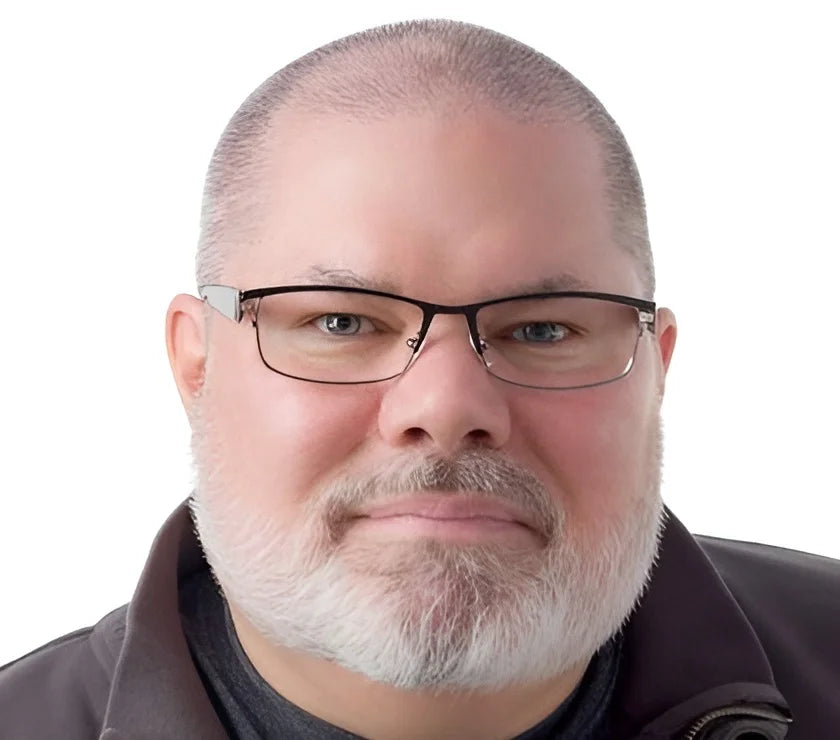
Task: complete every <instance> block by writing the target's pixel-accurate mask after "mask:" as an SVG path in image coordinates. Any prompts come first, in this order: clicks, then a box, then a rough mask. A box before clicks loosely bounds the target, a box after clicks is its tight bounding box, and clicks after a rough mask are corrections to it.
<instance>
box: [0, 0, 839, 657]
mask: <svg viewBox="0 0 840 740" xmlns="http://www.w3.org/2000/svg"><path fill="white" fill-rule="evenodd" d="M504 5H505V6H506V7H501V6H500V7H499V8H498V9H493V8H492V7H491V4H487V3H478V2H476V3H469V2H458V1H457V0H454V1H450V2H440V1H438V0H424V1H423V2H402V3H399V2H398V3H393V2H392V3H385V2H364V1H362V2H353V3H342V4H339V3H335V4H325V3H316V2H312V3H295V4H286V3H280V2H274V3H267V2H265V3H259V2H243V1H239V2H236V3H233V2H231V3H207V2H205V3H201V4H200V5H199V4H197V3H196V4H192V3H175V2H167V3H163V2H150V3H144V4H140V3H137V4H134V5H130V4H127V3H101V4H95V3H90V2H81V1H80V2H75V3H58V2H53V3H35V2H33V3H29V4H27V5H26V6H25V9H24V6H23V4H19V5H18V7H17V9H16V10H14V11H12V12H11V13H10V12H9V11H8V10H7V11H6V12H5V13H4V16H5V17H4V20H3V23H2V31H0V69H1V70H2V71H0V75H2V93H0V95H2V97H0V106H2V117H0V127H2V136H0V163H2V164H1V165H0V198H2V200H1V201H0V202H2V217H1V218H0V250H1V251H2V263H0V264H2V294H1V295H2V310H3V315H2V326H3V330H2V331H3V337H2V344H0V346H2V353H3V354H2V362H0V399H1V402H2V406H0V418H1V419H2V427H0V429H2V437H3V438H2V448H0V449H2V465H0V585H1V588H0V594H2V604H0V664H2V663H4V662H6V661H7V660H10V659H12V658H13V657H16V656H17V655H19V654H21V653H23V652H26V651H28V650H30V649H32V648H34V647H36V646H37V645H39V644H41V643H43V642H45V641H47V640H49V639H52V638H53V637H56V636H58V635H59V634H62V633H64V632H67V631H70V630H72V629H75V628H77V627H81V626H85V625H88V624H91V623H92V622H94V621H96V620H97V619H98V618H99V617H101V616H102V615H103V614H104V613H106V612H107V611H109V610H111V609H112V608H114V607H116V606H118V605H119V604H121V603H123V602H125V601H126V600H128V598H129V597H130V596H131V593H132V590H133V588H134V584H135V582H136V579H137V576H138V574H139V572H140V569H141V567H142V565H143V562H144V559H145V556H146V553H147V551H148V548H149V545H150V544H151V541H152V538H153V537H154V535H155V533H156V531H157V529H158V528H159V526H160V525H161V523H162V522H163V519H164V518H165V516H166V515H167V514H168V513H169V512H170V511H171V510H172V509H173V508H174V507H176V506H177V505H178V503H179V502H180V501H181V500H182V499H184V498H185V497H186V496H187V494H188V493H189V490H190V485H191V479H192V471H191V468H190V459H189V444H188V443H189V435H188V427H187V424H186V420H185V418H184V415H183V412H182V409H181V406H180V402H179V400H178V398H177V394H176V392H175V388H174V384H173V383H172V381H171V378H170V374H169V367H168V363H167V360H166V354H165V348H164V336H163V319H164V313H165V311H166V307H167V304H168V302H169V300H170V298H171V297H172V296H173V295H174V294H176V293H178V292H191V291H194V289H195V284H194V278H193V253H194V247H195V243H196V237H197V224H198V213H199V202H200V194H201V186H202V180H203V175H204V169H205V167H206V164H207V161H208V159H209V157H210V154H211V152H212V149H213V146H214V144H215V141H216V138H217V137H218V135H219V134H220V132H221V130H222V128H223V127H224V125H225V123H226V122H227V119H228V118H229V116H230V115H231V114H232V113H233V111H234V110H235V108H236V107H237V106H238V104H239V103H240V102H241V100H242V99H243V98H244V97H245V96H246V95H247V94H248V93H249V92H250V91H251V90H252V89H253V88H254V87H255V86H256V85H257V84H258V83H260V82H261V81H262V80H263V79H264V78H265V77H267V76H268V75H269V74H271V73H272V72H274V71H275V70H276V69H278V68H279V67H281V66H283V65H284V64H286V63H287V62H289V61H291V60H292V59H294V58H296V57H297V56H299V55H301V54H303V53H305V52H307V51H309V50H310V49H312V48H315V47H317V46H320V45H321V44H323V43H326V42H328V41H330V40H332V39H335V38H338V37H340V36H343V35H346V34H348V33H351V32H353V31H357V30H360V29H362V28H365V27H369V26H373V25H378V24H380V23H385V22H390V21H396V20H403V19H408V18H412V17H449V18H456V19H460V20H468V21H472V22H475V23H479V24H482V25H486V26H489V27H491V28H494V29H496V30H500V31H503V32H505V33H507V34H509V35H512V36H514V37H516V38H518V39H520V40H522V41H524V42H526V43H528V44H530V45H532V46H535V47H536V48H538V49H539V50H541V51H543V52H545V53H547V54H548V55H550V56H552V57H553V58H555V59H556V60H557V61H559V62H560V63H561V64H563V65H565V66H566V67H568V68H569V69H570V70H571V71H572V72H573V73H574V74H576V75H577V76H578V77H580V78H581V79H582V80H583V81H584V82H585V83H586V84H587V85H588V86H589V87H590V88H591V89H592V90H593V91H594V92H595V93H596V94H597V95H598V96H599V97H600V98H601V99H602V100H603V101H604V103H605V104H606V105H607V107H608V109H609V110H610V111H611V112H612V113H613V115H614V116H615V117H616V118H617V120H618V122H619V124H620V125H621V126H622V128H623V130H624V132H625V134H626V136H627V138H628V140H629V142H630V145H631V147H632V149H633V151H634V153H635V154H636V157H637V161H638V164H639V168H640V170H641V173H642V179H643V181H644V183H645V188H646V193H647V198H648V204H649V215H650V226H651V235H652V239H653V245H654V253H655V257H656V266H657V273H658V283H659V288H658V291H657V296H656V297H657V300H658V302H659V303H661V304H663V305H668V306H670V307H671V308H673V309H674V310H675V312H676V314H677V318H678V321H679V327H680V336H679V341H678V343H677V350H676V355H675V358H674V362H673V365H672V372H671V376H670V379H669V387H668V393H667V396H666V402H665V410H664V415H665V429H666V453H665V469H664V495H665V498H666V501H667V502H668V503H669V504H670V505H671V507H672V508H673V509H674V510H675V511H676V513H677V514H678V515H679V516H680V518H681V519H682V520H683V521H684V522H685V523H686V524H687V525H688V526H689V528H690V529H692V530H693V531H695V532H701V533H708V534H715V535H720V536H724V537H735V538H738V539H746V540H753V541H759V542H767V543H773V544H777V545H781V546H784V547H792V548H797V549H802V550H809V551H812V552H817V553H821V554H825V555H829V556H833V557H840V539H838V536H837V517H838V513H840V473H839V472H838V464H837V461H838V456H840V444H838V441H840V435H838V431H837V420H838V417H840V392H838V384H837V381H838V377H839V376H840V350H838V346H840V311H839V310H838V306H840V302H838V298H837V289H836V286H837V283H838V278H837V269H838V266H839V265H840V261H838V257H837V254H838V247H839V246H840V244H838V242H840V239H838V196H840V192H839V191H840V189H839V188H838V180H837V178H838V172H840V147H838V143H837V131H838V130H840V115H839V114H838V103H837V89H838V87H837V85H838V83H837V78H838V67H839V66H840V55H838V52H837V45H836V43H835V38H834V37H833V32H832V28H833V27H834V24H833V23H832V18H831V17H830V15H829V13H830V12H831V11H830V10H828V9H829V8H830V7H831V6H830V4H829V3H817V2H814V3H812V4H809V3H798V4H796V5H795V6H794V5H793V4H790V3H784V4H783V3H778V4H774V3H768V2H761V3H758V2H756V3H750V2H740V3H732V2H707V3H703V4H698V3H693V4H687V3H673V2H636V3H624V2H622V3H606V2H590V3H563V2H555V3H550V4H549V3H545V4H536V3H529V2H516V3H505V4H504ZM794 8H795V9H794Z"/></svg>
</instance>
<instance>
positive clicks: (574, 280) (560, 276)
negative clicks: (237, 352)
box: [298, 265, 594, 299]
mask: <svg viewBox="0 0 840 740" xmlns="http://www.w3.org/2000/svg"><path fill="white" fill-rule="evenodd" d="M298 277H299V279H301V280H304V281H306V282H312V283H314V284H319V285H335V286H336V287H340V288H363V289H366V290H378V291H382V292H383V293H394V294H397V295H399V294H400V289H399V286H398V285H397V284H396V283H395V282H393V281H391V280H387V279H381V278H372V277H366V276H363V275H360V274H359V273H357V272H354V271H353V270H349V269H344V268H341V269H338V268H328V267H322V266H320V265H313V266H312V267H310V268H309V269H308V270H306V271H305V272H303V273H301V274H300V275H299V276H298ZM593 290H594V287H593V286H592V284H591V283H588V282H587V281H585V280H582V279H581V278H579V277H577V276H575V275H572V274H571V273H568V272H559V273H555V274H554V275H551V276H549V277H546V278H541V279H539V280H535V281H532V282H528V283H518V284H516V285H515V286H513V287H512V288H511V289H510V290H505V291H504V295H505V296H508V295H510V296H514V295H530V294H532V293H562V292H565V291H593ZM493 297H496V298H498V297H502V294H499V295H496V296H493ZM491 299H492V297H491Z"/></svg>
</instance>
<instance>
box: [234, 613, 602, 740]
mask: <svg viewBox="0 0 840 740" xmlns="http://www.w3.org/2000/svg"><path fill="white" fill-rule="evenodd" d="M231 616H232V617H233V623H234V626H235V628H236V633H237V636H238V637H239V641H240V643H241V644H242V647H243V649H244V650H245V653H246V654H247V656H248V658H249V659H250V661H251V663H252V664H253V665H254V667H255V668H256V669H257V671H258V672H259V674H260V675H261V676H262V678H263V680H265V681H266V683H268V684H269V686H271V687H272V688H273V689H274V690H275V691H276V692H277V693H278V694H280V695H282V696H283V697H284V698H285V699H287V700H288V701H290V702H292V703H293V704H296V705H297V706H298V707H300V708H301V709H303V710H305V711H307V712H309V713H310V714H312V715H315V716H316V717H319V718H321V719H323V720H325V721H327V722H329V723H330V724H333V725H335V726H337V727H341V728H343V729H345V730H347V731H349V732H353V733H355V734H357V735H361V736H362V737H371V738H377V740H380V739H381V740H391V739H392V738H393V739H394V740H396V738H399V739H400V740H414V739H415V738H417V739H418V740H419V738H428V737H442V738H448V737H457V738H459V739H463V740H470V739H472V738H475V740H479V738H480V739H481V740H489V739H492V738H498V739H499V740H503V739H504V738H511V737H515V736H516V735H518V734H520V733H522V732H524V731H525V730H527V729H529V728H530V727H533V726H534V725H536V724H537V723H538V722H539V721H540V720H542V719H543V718H545V717H547V716H548V715H549V714H551V712H552V711H554V710H555V709H556V708H557V707H558V706H559V705H560V704H561V703H562V702H563V701H565V699H566V698H568V696H569V695H570V694H571V693H572V691H574V689H575V687H576V686H577V685H578V683H580V680H581V678H582V677H583V673H584V671H585V669H586V665H587V664H586V663H583V664H581V665H578V666H574V667H573V668H572V669H571V670H569V671H567V672H565V673H563V674H562V675H560V676H557V677H555V678H552V679H550V680H548V681H543V682H539V683H533V684H526V685H518V686H512V687H506V688H504V689H501V690H497V691H492V692H483V693H482V692H476V691H463V692H457V691H447V692H438V691H434V692H433V691H405V690H402V689H397V688H394V687H393V686H389V685H386V684H382V683H377V682H375V681H371V680H370V679H367V678H365V677H364V676H362V675H359V674H357V673H353V672H351V671H348V670H347V669H345V668H342V667H341V666H339V665H336V664H335V663H331V662H330V661H326V660H323V659H320V658H316V657H313V656H311V655H308V654H305V653H301V652H296V651H292V650H288V649H285V648H281V647H277V646H276V645H272V644H270V643H269V642H268V641H267V640H266V639H265V638H264V637H263V636H262V635H260V634H259V633H258V632H257V630H255V629H254V628H253V626H252V625H251V624H250V623H249V622H248V621H247V619H245V617H244V616H243V615H242V614H241V613H240V612H239V611H238V610H237V609H236V608H235V607H233V605H231Z"/></svg>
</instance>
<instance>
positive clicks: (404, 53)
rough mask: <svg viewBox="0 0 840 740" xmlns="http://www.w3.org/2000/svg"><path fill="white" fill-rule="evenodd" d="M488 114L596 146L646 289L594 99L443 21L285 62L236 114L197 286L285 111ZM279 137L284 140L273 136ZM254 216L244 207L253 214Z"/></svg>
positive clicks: (214, 180) (637, 241)
mask: <svg viewBox="0 0 840 740" xmlns="http://www.w3.org/2000/svg"><path fill="white" fill-rule="evenodd" d="M476 107H479V108H484V107H486V108H488V109H492V110H494V111H496V112H498V113H500V114H503V115H505V116H507V117H509V118H510V119H512V120H514V121H517V122H521V123H533V124H552V123H562V122H574V123H579V124H582V125H583V127H585V128H586V129H588V130H589V131H591V132H592V134H593V135H594V138H595V140H596V141H597V142H598V145H599V148H600V150H601V152H600V153H601V160H602V168H603V170H604V174H605V180H606V190H607V192H606V193H605V196H606V199H607V202H608V204H609V205H608V207H609V208H610V210H611V215H612V218H613V230H614V232H615V241H616V244H617V245H618V246H619V247H623V248H625V249H626V250H627V251H629V252H631V253H632V254H633V256H634V257H636V259H637V262H638V263H639V265H640V266H641V277H642V280H643V283H644V284H645V292H646V293H649V294H650V296H652V294H653V288H654V276H653V264H652V257H651V255H650V246H649V240H648V234H647V221H646V213H645V204H644V195H643V192H642V188H641V182H640V179H639V176H638V172H637V170H636V167H635V162H634V160H633V157H632V154H631V153H630V150H629V147H628V146H627V144H626V141H625V140H624V138H623V135H622V133H621V131H620V129H619V128H618V126H617V125H616V124H615V122H614V121H613V119H612V118H611V117H610V116H609V114H608V113H607V111H606V109H604V107H603V105H602V104H601V103H600V102H599V101H598V99H597V98H596V97H595V96H594V95H593V94H592V93H591V92H590V91H589V90H588V89H587V88H586V87H585V86H584V85H582V84H581V83H580V82H579V81H578V80H577V79H576V78H575V77H574V76H573V75H571V74H570V73H569V72H568V71H567V70H565V69H564V68H562V67H560V65H558V64H557V63H556V62H554V61H553V60H551V59H549V58H548V57H546V56H545V55H542V54H540V53H539V52H536V51H535V50H533V49H531V48H530V47H527V46H526V45H524V44H522V43H520V42H518V41H515V40H514V39H511V38H509V37H507V36H504V35H502V34H499V33H496V32H494V31H490V30H488V29H484V28H481V27H478V26H472V25H469V24H463V23H456V22H452V21H413V22H408V23H403V24H394V25H390V26H383V27H379V28H374V29H370V30H368V31H362V32H360V33H358V34H354V35H352V36H349V37H346V38H344V39H339V40H338V41H335V42H332V43H331V44H327V45H326V46H324V47H321V48H319V49H316V50H315V51H313V52H310V53H309V54H307V55H305V56H304V57H301V58H300V59H298V60H296V61H294V62H292V63H291V64H289V65H287V66H286V67H284V68H283V69H281V70H279V71H278V72H277V73H275V74H274V75H272V76H271V77H269V78H268V79H267V80H266V81H265V82H264V83H263V84H262V85H260V86H259V87H258V88H257V89H256V90H255V91H254V92H253V93H252V94H251V95H250V96H249V97H248V99H246V101H245V102H244V103H243V104H242V106H240V108H239V110H237V112H236V114H235V115H234V116H233V118H232V119H231V121H230V123H229V124H228V126H227V127H226V129H225V131H224V132H223V134H222V137H221V138H220V140H219V144H218V146H217V147H216V151H215V152H214V155H213V158H212V160H211V163H210V167H209V169H208V175H207V181H206V186H205V199H204V204H203V208H202V229H201V240H200V243H199V254H198V256H197V265H196V267H197V278H198V280H199V282H202V281H205V282H206V281H207V280H208V279H210V278H214V277H215V278H218V277H219V276H220V274H221V272H222V271H223V268H224V262H225V252H226V250H228V249H229V248H230V246H229V244H226V243H225V237H226V236H227V235H229V234H230V233H231V231H232V230H233V228H235V224H236V223H237V221H239V222H247V220H248V219H247V218H243V216H244V215H245V214H246V211H247V210H248V208H254V207H258V206H255V204H254V203H253V199H252V198H250V197H249V192H250V189H251V188H253V185H254V180H255V175H256V174H257V172H258V170H259V169H260V165H261V164H262V163H263V161H264V160H263V159H261V157H264V155H265V148H266V147H265V145H266V143H267V142H268V141H269V140H270V139H271V137H273V136H275V135H276V134H277V131H278V129H277V120H278V118H279V117H282V116H283V113H284V112H289V111H292V112H293V114H294V115H295V116H302V117H305V116H307V115H308V116H316V117H317V116H328V117H335V116H338V117H339V118H344V119H345V120H350V121H357V122H365V121H370V120H375V119H383V118H387V117H390V116H394V115H398V114H409V115H410V114H411V113H412V112H424V113H425V112H429V110H430V109H431V110H434V111H435V112H437V113H439V114H442V115H446V114H447V113H448V112H463V111H466V110H469V109H470V108H476ZM281 135H282V134H281ZM252 212H253V211H252Z"/></svg>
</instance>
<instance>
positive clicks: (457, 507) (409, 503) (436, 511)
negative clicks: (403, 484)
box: [356, 492, 535, 529]
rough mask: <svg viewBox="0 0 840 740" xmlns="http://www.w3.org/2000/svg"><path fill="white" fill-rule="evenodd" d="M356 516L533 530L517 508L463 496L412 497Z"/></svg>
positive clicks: (485, 499) (372, 507)
mask: <svg viewBox="0 0 840 740" xmlns="http://www.w3.org/2000/svg"><path fill="white" fill-rule="evenodd" d="M356 516H357V517H359V518H361V517H365V518H370V519H385V518H389V517H401V516H415V517H423V518H425V519H439V520H441V521H455V520H459V519H461V520H467V519H491V520H494V521H499V522H511V523H513V524H521V525H523V526H525V527H528V528H529V529H534V528H535V527H534V522H533V519H532V518H531V517H529V516H527V515H526V514H525V513H524V512H523V511H522V510H521V509H519V507H517V506H514V505H513V504H510V503H508V502H506V501H501V500H498V499H492V498H487V497H486V496H470V495H469V494H464V493H463V492H458V493H435V494H423V495H411V496H406V497H403V498H399V499H396V500H394V501H388V502H384V503H380V504H375V503H374V504H371V505H370V506H366V507H364V508H362V509H360V510H359V511H358V513H357V514H356Z"/></svg>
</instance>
